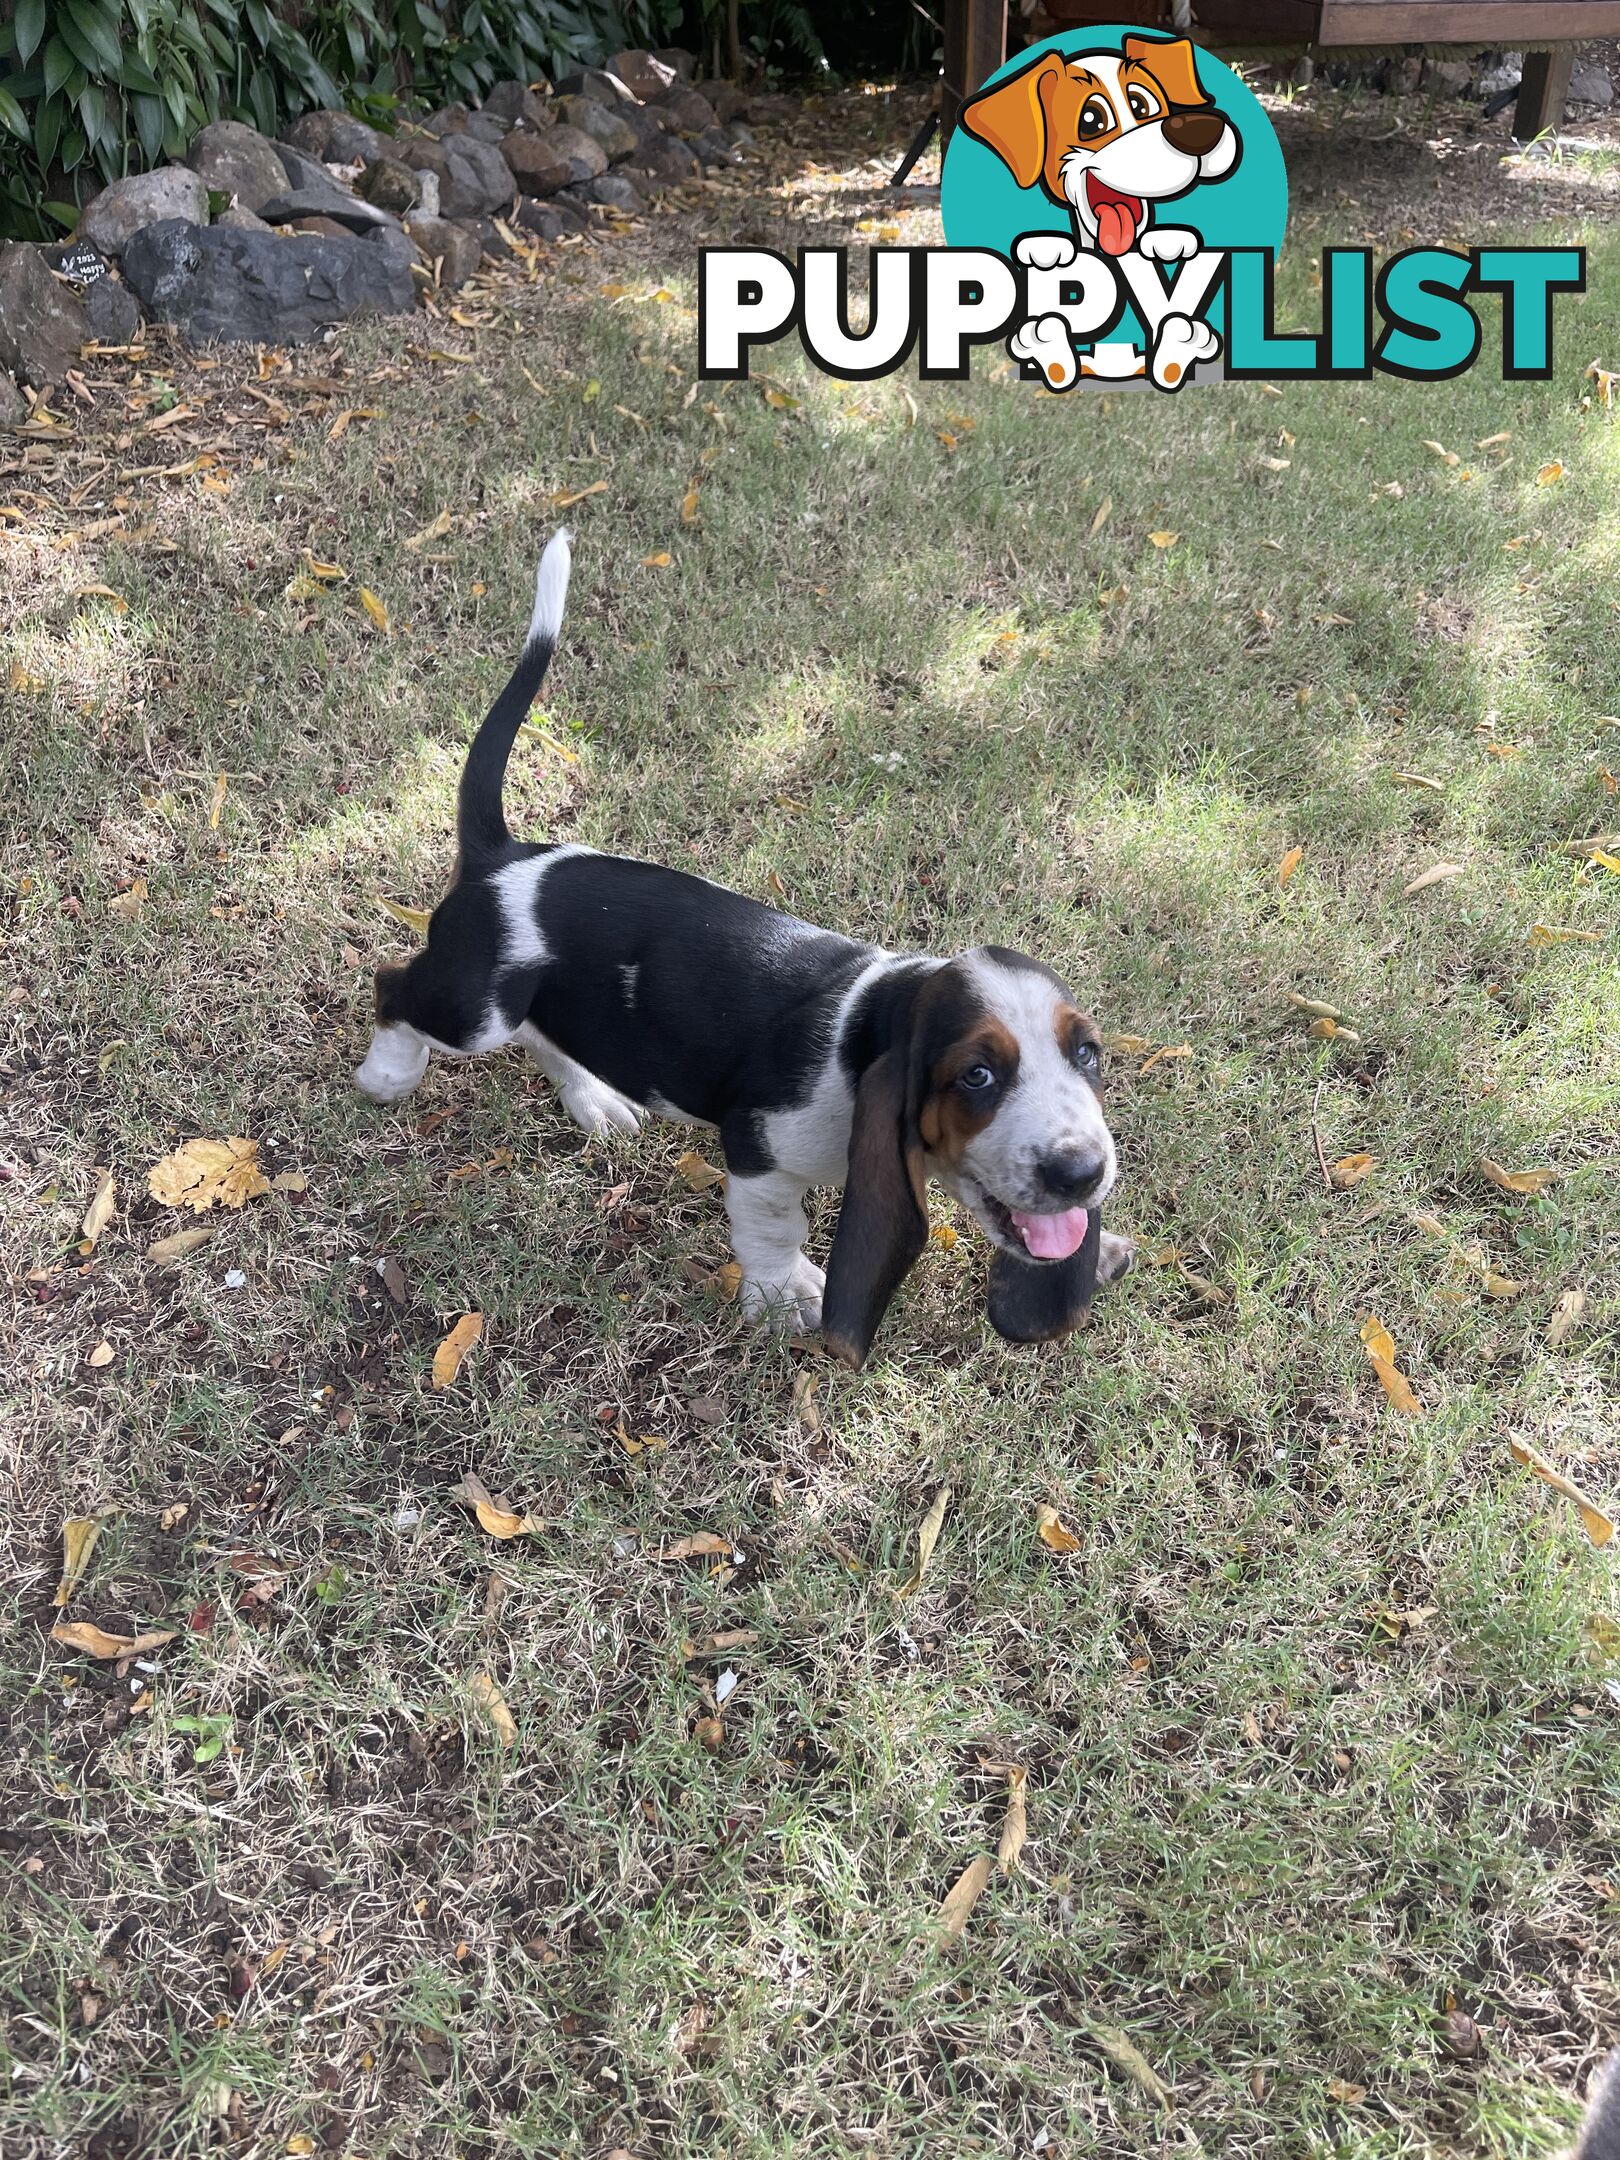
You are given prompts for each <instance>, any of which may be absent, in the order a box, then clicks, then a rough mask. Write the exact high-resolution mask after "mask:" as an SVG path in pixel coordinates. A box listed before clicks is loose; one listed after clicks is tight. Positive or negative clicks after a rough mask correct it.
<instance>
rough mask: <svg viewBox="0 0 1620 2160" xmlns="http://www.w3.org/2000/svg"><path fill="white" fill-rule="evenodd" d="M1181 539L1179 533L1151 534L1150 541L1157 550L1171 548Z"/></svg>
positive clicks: (1149, 535)
mask: <svg viewBox="0 0 1620 2160" xmlns="http://www.w3.org/2000/svg"><path fill="white" fill-rule="evenodd" d="M1180 538H1181V535H1180V533H1178V532H1150V533H1149V534H1148V539H1149V541H1150V542H1151V543H1152V545H1153V546H1154V547H1156V548H1171V547H1174V546H1175V544H1176V542H1177V541H1178V540H1179V539H1180Z"/></svg>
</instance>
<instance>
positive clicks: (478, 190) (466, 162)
mask: <svg viewBox="0 0 1620 2160" xmlns="http://www.w3.org/2000/svg"><path fill="white" fill-rule="evenodd" d="M440 147H441V148H442V149H443V151H444V172H443V174H442V176H441V178H440V180H439V209H440V212H441V214H442V215H443V216H445V217H448V218H458V217H480V216H482V214H483V213H484V212H485V211H486V210H499V209H500V208H501V207H502V205H503V204H505V203H509V202H510V201H511V199H512V172H511V167H510V166H509V165H508V164H507V162H506V160H505V158H504V157H502V155H501V153H500V151H499V150H497V149H496V147H495V145H494V144H493V143H486V142H479V141H477V140H476V139H475V138H474V137H473V136H471V135H447V136H445V137H444V139H443V141H442V143H441V145H440Z"/></svg>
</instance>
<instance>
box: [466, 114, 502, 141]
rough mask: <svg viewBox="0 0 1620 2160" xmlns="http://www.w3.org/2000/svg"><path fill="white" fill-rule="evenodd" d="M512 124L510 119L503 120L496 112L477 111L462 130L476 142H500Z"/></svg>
mask: <svg viewBox="0 0 1620 2160" xmlns="http://www.w3.org/2000/svg"><path fill="white" fill-rule="evenodd" d="M511 124H512V123H511V121H510V120H502V119H501V118H500V117H499V116H498V115H497V114H495V113H492V112H475V113H474V114H473V115H472V117H471V118H470V119H469V120H468V122H467V125H466V126H465V127H464V128H463V129H462V130H461V132H462V134H463V135H470V136H471V137H472V139H473V141H474V142H489V143H498V142H499V141H500V139H501V137H502V136H503V135H504V134H505V133H506V131H507V129H508V128H509V127H510V126H511Z"/></svg>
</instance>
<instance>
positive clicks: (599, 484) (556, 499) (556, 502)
mask: <svg viewBox="0 0 1620 2160" xmlns="http://www.w3.org/2000/svg"><path fill="white" fill-rule="evenodd" d="M607 486H608V484H607V482H606V481H605V480H593V481H592V482H591V484H590V486H589V487H582V488H563V489H561V490H560V491H559V492H558V493H557V494H555V495H553V496H551V497H550V504H551V508H552V509H553V510H572V509H573V507H574V505H575V503H582V502H583V501H584V500H585V498H586V497H587V496H588V495H605V494H606V493H607Z"/></svg>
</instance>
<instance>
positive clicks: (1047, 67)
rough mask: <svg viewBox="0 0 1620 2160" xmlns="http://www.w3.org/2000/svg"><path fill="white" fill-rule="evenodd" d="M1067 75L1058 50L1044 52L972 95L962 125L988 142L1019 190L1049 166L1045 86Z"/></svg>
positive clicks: (981, 139) (963, 114)
mask: <svg viewBox="0 0 1620 2160" xmlns="http://www.w3.org/2000/svg"><path fill="white" fill-rule="evenodd" d="M1062 73H1063V62H1062V60H1061V59H1060V58H1059V57H1058V56H1057V55H1056V54H1055V53H1043V54H1042V55H1041V57H1040V59H1039V60H1036V61H1034V62H1032V64H1031V65H1030V66H1029V67H1027V68H1025V69H1023V71H1022V72H1021V73H1020V74H1017V75H1010V76H1008V78H1007V80H1006V81H1005V82H999V83H997V84H996V85H995V87H994V88H993V89H990V90H986V91H983V92H982V93H981V94H980V95H979V96H978V97H976V98H970V99H969V100H968V102H967V103H966V104H965V105H964V106H963V107H962V115H961V118H962V125H963V127H965V128H966V129H967V131H968V133H969V134H970V135H976V136H977V137H978V138H979V140H980V142H982V143H988V144H989V146H990V148H991V149H992V150H993V151H994V152H995V153H996V156H997V157H998V158H1000V160H1001V162H1002V164H1003V165H1005V166H1006V168H1007V170H1008V171H1009V172H1010V173H1011V174H1012V176H1013V178H1014V179H1015V180H1016V181H1017V182H1018V185H1019V186H1020V187H1021V188H1028V187H1033V186H1034V185H1035V183H1036V181H1037V180H1038V179H1039V178H1040V177H1041V171H1042V168H1043V167H1044V166H1045V164H1046V107H1045V105H1044V104H1043V103H1042V101H1041V85H1042V84H1043V83H1044V82H1046V81H1048V80H1049V79H1050V77H1052V76H1054V75H1061V74H1062Z"/></svg>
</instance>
